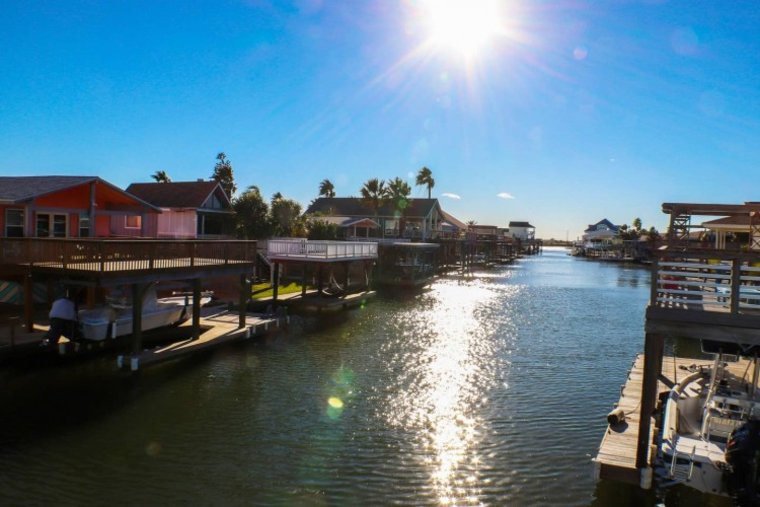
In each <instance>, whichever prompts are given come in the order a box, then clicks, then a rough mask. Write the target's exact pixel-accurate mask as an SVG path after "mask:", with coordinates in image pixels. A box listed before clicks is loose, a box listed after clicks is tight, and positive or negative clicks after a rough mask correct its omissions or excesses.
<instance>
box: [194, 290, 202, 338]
mask: <svg viewBox="0 0 760 507" xmlns="http://www.w3.org/2000/svg"><path fill="white" fill-rule="evenodd" d="M200 336H201V279H200V278H195V279H193V340H197V339H198V338H199V337H200Z"/></svg>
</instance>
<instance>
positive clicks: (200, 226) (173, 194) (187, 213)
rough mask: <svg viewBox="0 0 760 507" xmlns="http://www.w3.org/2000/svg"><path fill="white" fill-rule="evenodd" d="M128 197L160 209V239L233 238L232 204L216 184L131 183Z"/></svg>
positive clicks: (185, 182) (182, 182) (204, 182)
mask: <svg viewBox="0 0 760 507" xmlns="http://www.w3.org/2000/svg"><path fill="white" fill-rule="evenodd" d="M127 193H129V194H132V195H134V196H136V197H138V198H139V199H141V200H143V201H145V202H148V203H150V204H151V205H153V206H156V207H158V208H160V209H161V214H160V215H156V216H155V217H153V219H154V220H156V224H155V227H156V230H157V236H158V237H160V238H200V239H204V238H205V239H211V238H222V237H228V236H230V235H232V233H233V231H234V221H233V212H232V204H231V202H230V199H229V197H228V196H227V193H226V192H225V191H224V189H223V188H222V186H221V185H220V184H219V183H218V182H216V181H203V180H200V181H180V182H168V183H132V184H131V185H130V186H129V187H128V188H127Z"/></svg>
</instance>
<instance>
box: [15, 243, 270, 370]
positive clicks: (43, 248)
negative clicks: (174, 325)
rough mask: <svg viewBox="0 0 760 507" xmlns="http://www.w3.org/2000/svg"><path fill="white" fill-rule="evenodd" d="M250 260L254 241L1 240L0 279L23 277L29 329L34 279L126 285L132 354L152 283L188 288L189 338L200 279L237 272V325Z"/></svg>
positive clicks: (92, 285)
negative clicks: (190, 298)
mask: <svg viewBox="0 0 760 507" xmlns="http://www.w3.org/2000/svg"><path fill="white" fill-rule="evenodd" d="M255 260H256V242H255V241H208V240H206V241H202V240H195V241H190V240H184V241H183V240H108V239H103V240H97V239H40V238H0V279H2V278H3V276H5V274H6V273H11V274H14V275H16V276H18V275H20V276H22V277H23V279H24V313H25V322H26V326H27V329H28V330H32V329H33V325H34V323H33V319H32V316H33V301H32V290H31V286H32V282H33V281H40V282H47V283H49V284H52V283H62V284H65V285H67V286H80V287H84V288H88V289H91V290H94V289H97V288H107V287H116V286H129V287H131V294H132V302H133V304H132V308H133V320H132V322H133V323H134V324H133V328H134V332H133V333H132V339H133V347H132V348H133V358H135V357H137V356H138V355H139V354H140V353H141V352H142V331H141V326H140V322H141V319H142V303H143V298H144V296H145V294H146V292H147V291H148V290H149V289H150V288H151V287H152V286H153V285H154V284H156V283H157V282H161V281H181V282H186V283H188V284H190V285H191V286H192V293H193V312H192V319H193V336H194V337H195V338H197V337H198V335H199V332H200V331H199V322H200V294H201V281H202V280H203V279H208V278H214V277H221V276H230V275H237V276H239V279H240V301H239V303H240V316H239V317H240V318H239V320H240V326H241V327H242V326H243V325H244V323H245V312H246V306H247V304H248V301H249V299H250V288H249V284H250V279H251V278H252V277H253V275H254V274H255V273H254V265H255ZM136 368H137V365H136V364H133V369H136Z"/></svg>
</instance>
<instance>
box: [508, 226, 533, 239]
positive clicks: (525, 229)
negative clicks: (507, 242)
mask: <svg viewBox="0 0 760 507" xmlns="http://www.w3.org/2000/svg"><path fill="white" fill-rule="evenodd" d="M507 234H508V236H509V237H512V238H514V239H519V240H520V241H532V240H534V239H535V238H536V228H535V227H533V226H532V225H530V223H529V222H509V227H508V228H507Z"/></svg>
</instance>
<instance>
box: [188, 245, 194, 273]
mask: <svg viewBox="0 0 760 507" xmlns="http://www.w3.org/2000/svg"><path fill="white" fill-rule="evenodd" d="M189 246H190V266H191V267H193V266H195V241H191V242H190V244H189Z"/></svg>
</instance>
